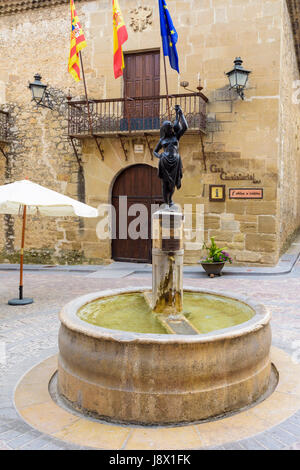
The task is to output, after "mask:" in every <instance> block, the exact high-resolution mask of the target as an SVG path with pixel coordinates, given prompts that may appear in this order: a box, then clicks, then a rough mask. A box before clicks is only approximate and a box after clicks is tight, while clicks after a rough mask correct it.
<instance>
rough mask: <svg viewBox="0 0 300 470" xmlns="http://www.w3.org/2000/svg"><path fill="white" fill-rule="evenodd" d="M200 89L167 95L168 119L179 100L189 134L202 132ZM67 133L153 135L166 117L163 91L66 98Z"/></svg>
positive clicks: (202, 97) (203, 111)
mask: <svg viewBox="0 0 300 470" xmlns="http://www.w3.org/2000/svg"><path fill="white" fill-rule="evenodd" d="M207 101H208V99H207V98H206V96H205V95H203V94H202V93H185V94H173V95H170V96H169V107H170V114H171V120H172V121H173V120H174V119H175V110H174V106H175V104H179V105H180V106H181V108H182V110H183V112H184V114H185V117H186V120H187V122H188V126H189V129H188V133H189V134H197V135H199V134H201V133H205V128H206V103H207ZM68 105H69V114H68V116H69V117H68V124H69V127H68V133H69V136H70V137H71V138H77V139H82V138H86V137H110V136H111V137H114V136H131V135H153V134H157V133H159V130H160V127H161V125H162V123H163V121H165V120H169V113H168V100H167V96H166V95H160V96H146V97H141V98H119V99H105V100H90V101H89V109H88V107H87V103H86V101H71V100H69V102H68Z"/></svg>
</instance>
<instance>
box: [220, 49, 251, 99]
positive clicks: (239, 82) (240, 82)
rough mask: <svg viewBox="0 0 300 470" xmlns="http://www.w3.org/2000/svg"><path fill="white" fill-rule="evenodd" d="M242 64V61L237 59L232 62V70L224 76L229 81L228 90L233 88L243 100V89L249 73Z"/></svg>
mask: <svg viewBox="0 0 300 470" xmlns="http://www.w3.org/2000/svg"><path fill="white" fill-rule="evenodd" d="M242 63H243V61H242V59H241V58H240V57H237V58H236V59H235V61H234V68H233V69H232V70H231V71H230V72H227V73H226V75H227V77H228V79H229V84H230V90H231V89H232V88H234V89H235V90H236V92H237V94H238V95H239V96H240V97H241V98H242V100H243V99H244V96H245V95H244V89H245V87H246V84H247V81H248V77H249V75H250V73H251V71H250V70H245V69H244V67H243V66H242Z"/></svg>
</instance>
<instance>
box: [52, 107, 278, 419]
mask: <svg viewBox="0 0 300 470" xmlns="http://www.w3.org/2000/svg"><path fill="white" fill-rule="evenodd" d="M176 112H177V115H179V119H177V121H180V118H181V120H182V121H183V119H184V117H182V116H181V115H180V109H178V108H177V110H176ZM183 124H184V121H183ZM183 127H184V126H183ZM174 128H175V129H176V126H175V124H174ZM177 129H179V131H178V133H177V134H176V135H177V137H178V138H179V137H180V129H181V130H182V127H181V128H180V126H178V127H177ZM165 137H166V135H164V136H163V137H162V139H161V141H160V144H159V145H158V146H157V148H156V156H157V155H159V154H157V152H158V150H159V148H160V147H161V146H164V143H165V146H166V147H167V142H165V140H163V139H164V138H165ZM161 142H162V143H161ZM165 154H167V157H168V158H169V163H170V161H171V163H172V159H171V160H170V152H169V154H168V153H167V152H165V153H163V154H162V155H165ZM172 158H177V160H178V155H177V156H176V155H175V156H174V155H173V156H172ZM179 158H180V157H179ZM177 176H178V175H177ZM176 178H177V177H176ZM174 181H175V180H174ZM176 181H177V183H178V181H179V180H178V178H177V179H176ZM169 188H170V187H169ZM165 189H166V188H165ZM172 191H173V192H174V188H171V189H170V191H169V193H168V192H167V191H164V198H165V202H166V206H165V207H164V208H162V209H160V210H159V211H157V212H156V213H155V214H154V215H153V224H152V226H153V234H152V239H153V270H152V272H153V276H152V291H151V290H150V289H149V288H147V287H145V288H136V287H135V288H130V289H129V288H128V289H118V290H111V291H104V292H103V291H102V292H95V293H92V294H88V295H85V296H82V297H80V298H77V299H74V300H73V301H71V302H70V303H69V304H67V305H66V306H65V307H64V308H63V309H62V311H61V313H60V321H61V328H60V332H59V359H58V393H59V395H60V397H62V398H63V400H65V401H66V402H67V403H68V405H69V406H71V407H73V408H74V409H76V410H77V411H81V412H82V413H84V414H87V415H91V416H93V417H96V418H101V419H105V420H110V421H113V422H120V423H137V424H142V425H158V424H159V425H164V424H174V423H176V424H179V423H187V422H196V421H200V420H205V419H210V418H215V417H218V416H222V415H224V414H225V413H229V412H233V411H237V410H239V409H241V408H244V407H247V406H250V405H251V404H253V403H255V402H256V401H257V400H259V399H260V398H261V397H262V396H263V395H264V394H265V393H266V392H267V390H268V387H269V384H270V378H271V371H272V368H271V362H270V346H271V329H270V314H269V313H268V312H267V311H266V309H265V308H264V307H263V306H262V305H257V304H255V303H254V302H253V301H252V300H251V299H248V298H241V297H236V296H234V295H229V294H228V293H226V294H218V295H216V294H215V293H214V292H210V291H204V290H201V289H196V288H193V289H192V288H189V289H183V276H182V272H183V223H184V220H183V214H182V213H181V211H180V209H179V208H178V207H176V206H175V205H173V203H172V200H171V196H172V194H173V193H172ZM170 195H171V196H170Z"/></svg>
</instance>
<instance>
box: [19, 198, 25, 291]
mask: <svg viewBox="0 0 300 470" xmlns="http://www.w3.org/2000/svg"><path fill="white" fill-rule="evenodd" d="M25 229H26V205H25V206H24V210H23V224H22V241H21V253H20V284H19V299H20V300H22V299H23V265H24V245H25Z"/></svg>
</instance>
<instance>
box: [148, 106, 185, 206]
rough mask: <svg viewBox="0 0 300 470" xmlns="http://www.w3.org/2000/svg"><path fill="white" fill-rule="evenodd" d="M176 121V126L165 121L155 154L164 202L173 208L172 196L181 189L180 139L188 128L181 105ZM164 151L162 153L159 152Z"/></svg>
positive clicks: (177, 109)
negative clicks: (157, 160)
mask: <svg viewBox="0 0 300 470" xmlns="http://www.w3.org/2000/svg"><path fill="white" fill-rule="evenodd" d="M175 111H176V119H175V122H174V124H173V123H172V122H171V121H165V122H164V123H163V125H162V126H161V129H160V140H159V142H158V144H157V146H156V147H155V149H154V152H153V154H154V155H155V157H157V158H159V165H158V176H159V178H161V179H162V191H163V199H164V202H165V203H166V204H167V205H168V206H169V207H171V206H173V205H174V203H173V201H172V196H173V194H174V191H175V187H176V188H177V189H180V188H181V179H182V161H181V158H180V155H179V151H178V148H179V139H180V138H181V137H182V136H183V134H184V133H185V131H186V130H187V128H188V124H187V122H186V119H185V116H184V114H183V111H182V109H181V107H180V106H179V105H177V104H176V105H175ZM161 149H163V150H164V151H163V152H162V153H159V151H160V150H161Z"/></svg>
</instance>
